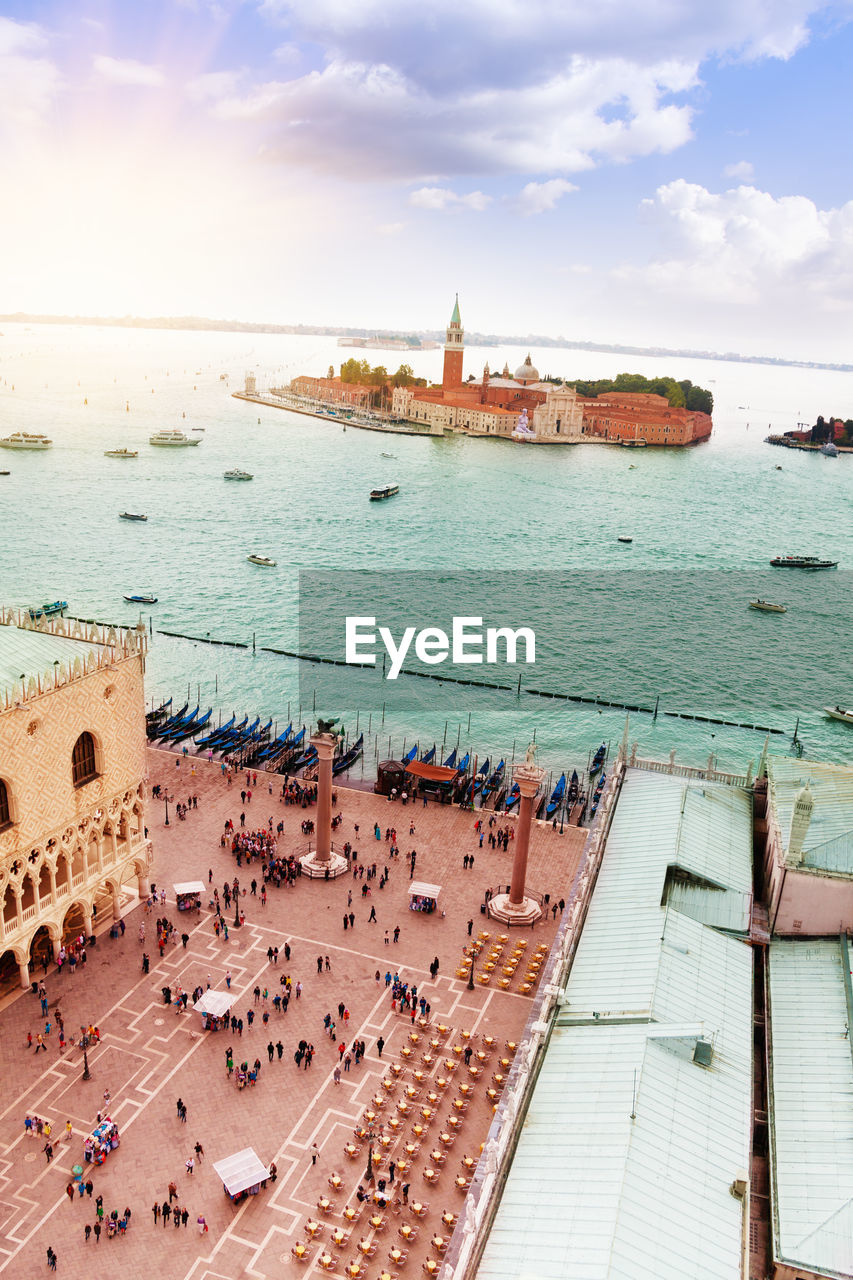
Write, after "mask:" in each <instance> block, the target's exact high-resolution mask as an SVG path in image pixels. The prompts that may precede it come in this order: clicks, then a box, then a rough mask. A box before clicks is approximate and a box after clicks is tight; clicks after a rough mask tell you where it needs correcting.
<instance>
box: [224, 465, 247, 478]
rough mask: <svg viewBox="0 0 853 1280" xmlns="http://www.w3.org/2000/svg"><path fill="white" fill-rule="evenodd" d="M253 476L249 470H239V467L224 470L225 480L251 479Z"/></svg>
mask: <svg viewBox="0 0 853 1280" xmlns="http://www.w3.org/2000/svg"><path fill="white" fill-rule="evenodd" d="M253 478H254V477H253V476H252V474H251V472H249V471H241V470H240V468H239V467H232V469H231V470H230V471H226V472H225V479H226V480H252V479H253Z"/></svg>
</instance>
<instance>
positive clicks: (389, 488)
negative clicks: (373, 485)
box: [370, 484, 400, 502]
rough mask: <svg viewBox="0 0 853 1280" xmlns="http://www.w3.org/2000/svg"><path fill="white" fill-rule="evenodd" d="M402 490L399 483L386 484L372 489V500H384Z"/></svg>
mask: <svg viewBox="0 0 853 1280" xmlns="http://www.w3.org/2000/svg"><path fill="white" fill-rule="evenodd" d="M399 492H400V486H399V485H398V484H384V485H383V486H382V488H381V489H371V490H370V501H371V502H382V500H383V499H384V498H393V497H394V494H395V493H399Z"/></svg>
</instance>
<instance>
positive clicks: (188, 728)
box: [172, 707, 213, 742]
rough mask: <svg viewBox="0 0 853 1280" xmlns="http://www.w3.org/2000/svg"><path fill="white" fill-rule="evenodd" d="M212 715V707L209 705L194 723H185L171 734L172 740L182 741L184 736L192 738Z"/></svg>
mask: <svg viewBox="0 0 853 1280" xmlns="http://www.w3.org/2000/svg"><path fill="white" fill-rule="evenodd" d="M212 715H213V707H210V709H209V710H208V711H207V712H206V713H205V715H203V716H202V717H201V719H200V720H197V721H196V722H195V723H194V724H188V725H185V726H184V728H183V729H181V730H180V731H179V732H178V733H177V734H175V735H174V736H173V738H172V741H173V742H182V741H183V739H184V738H194V737H195V736H196V734H197V733H200V732H201V730H202V729H203V728H204V726H205V725H206V724H207V722H208V720H209V719H210V717H211V716H212Z"/></svg>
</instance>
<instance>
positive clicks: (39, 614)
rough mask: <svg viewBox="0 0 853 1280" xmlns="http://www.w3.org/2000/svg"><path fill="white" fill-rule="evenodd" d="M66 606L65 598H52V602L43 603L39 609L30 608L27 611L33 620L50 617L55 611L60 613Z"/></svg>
mask: <svg viewBox="0 0 853 1280" xmlns="http://www.w3.org/2000/svg"><path fill="white" fill-rule="evenodd" d="M67 608H68V601H67V600H54V601H53V603H52V604H43V605H42V606H41V608H40V609H30V610H28V612H29V615H30V617H31V618H32V619H33V620H35V619H36V618H51V617H53V615H54V614H57V613H58V614H60V615H61V614H63V613H64V612H65V610H66V609H67Z"/></svg>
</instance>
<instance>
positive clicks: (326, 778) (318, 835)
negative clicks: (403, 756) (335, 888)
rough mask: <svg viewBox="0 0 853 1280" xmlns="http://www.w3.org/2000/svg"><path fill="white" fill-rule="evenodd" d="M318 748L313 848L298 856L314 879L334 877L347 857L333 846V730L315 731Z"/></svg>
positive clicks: (314, 742)
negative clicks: (330, 731)
mask: <svg viewBox="0 0 853 1280" xmlns="http://www.w3.org/2000/svg"><path fill="white" fill-rule="evenodd" d="M311 745H312V747H316V749H317V765H318V770H317V808H316V815H317V816H316V820H315V839H314V848H313V849H312V850H311V851H310V852H309V853H307V854H305V855H304V856H303V857H301V858H300V859H299V861H300V863H301V864H302V874H303V875H305V876H309V877H310V878H311V879H313V880H334V879H335V878H336V877H337V876H341V875H343V874H344V872H345V871H346V870H347V860H346V858H344V857H343V856H342V855H341V854H339V853H335V852H334V850H333V849H332V761H333V759H334V755H335V747H336V745H337V736H336V735H335V734H334V733H315V734H314V735H313V737H312V738H311Z"/></svg>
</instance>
